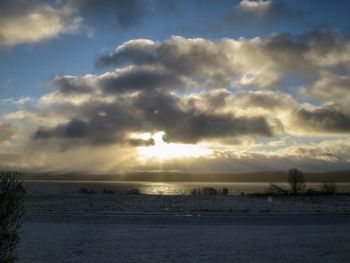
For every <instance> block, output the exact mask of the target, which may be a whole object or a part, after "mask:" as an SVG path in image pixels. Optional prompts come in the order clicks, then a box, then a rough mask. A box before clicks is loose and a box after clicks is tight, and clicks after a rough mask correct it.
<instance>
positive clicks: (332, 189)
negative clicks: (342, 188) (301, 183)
mask: <svg viewBox="0 0 350 263" xmlns="http://www.w3.org/2000/svg"><path fill="white" fill-rule="evenodd" d="M321 191H322V192H324V193H326V194H335V193H336V192H337V185H336V184H335V183H324V184H322V186H321Z"/></svg>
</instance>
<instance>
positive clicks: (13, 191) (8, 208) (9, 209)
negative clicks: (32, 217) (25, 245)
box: [0, 172, 25, 263]
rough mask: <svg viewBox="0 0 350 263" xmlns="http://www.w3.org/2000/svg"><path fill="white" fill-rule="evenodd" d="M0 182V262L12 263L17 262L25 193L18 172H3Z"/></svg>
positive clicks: (0, 174)
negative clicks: (16, 250)
mask: <svg viewBox="0 0 350 263" xmlns="http://www.w3.org/2000/svg"><path fill="white" fill-rule="evenodd" d="M0 180H1V181H0V262H2V263H12V262H15V260H16V254H15V248H16V245H17V243H18V242H19V233H18V232H19V228H20V225H21V218H22V216H23V213H24V207H23V199H24V192H25V191H24V188H23V186H22V180H21V179H20V178H19V173H17V172H1V173H0Z"/></svg>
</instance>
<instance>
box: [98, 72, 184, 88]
mask: <svg viewBox="0 0 350 263" xmlns="http://www.w3.org/2000/svg"><path fill="white" fill-rule="evenodd" d="M181 84H182V80H181V77H180V76H178V75H176V74H173V73H172V72H168V71H166V70H163V69H157V68H144V67H134V68H130V69H128V70H125V71H123V72H116V73H115V74H108V75H106V76H104V77H102V78H100V79H99V80H98V85H99V86H100V87H101V89H103V90H104V91H106V92H127V91H135V90H151V89H156V88H163V89H169V88H175V87H182V86H181Z"/></svg>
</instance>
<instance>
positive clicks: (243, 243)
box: [18, 194, 350, 263]
mask: <svg viewBox="0 0 350 263" xmlns="http://www.w3.org/2000/svg"><path fill="white" fill-rule="evenodd" d="M25 208H26V215H25V217H24V219H23V224H22V228H21V242H20V244H19V247H18V256H19V261H18V262H20V263H29V262H36V263H41V262H52V263H55V262H60V263H61V262H72V263H73V262H84V263H85V262H101V263H107V262H108V263H109V262H181V263H182V262H293V263H294V262H316V261H317V262H332V263H333V262H340V263H341V262H349V259H350V249H349V248H350V234H349V233H350V196H346V195H343V196H341V195H339V196H299V197H291V196H289V197H267V196H264V197H253V196H151V195H89V194H85V195H84V194H82V195H79V194H75V195H65V194H61V195H48V194H46V195H43V194H34V195H28V196H27V198H26V201H25Z"/></svg>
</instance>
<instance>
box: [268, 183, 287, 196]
mask: <svg viewBox="0 0 350 263" xmlns="http://www.w3.org/2000/svg"><path fill="white" fill-rule="evenodd" d="M269 192H271V193H276V194H288V189H286V188H284V187H282V186H279V185H276V184H270V191H269Z"/></svg>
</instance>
